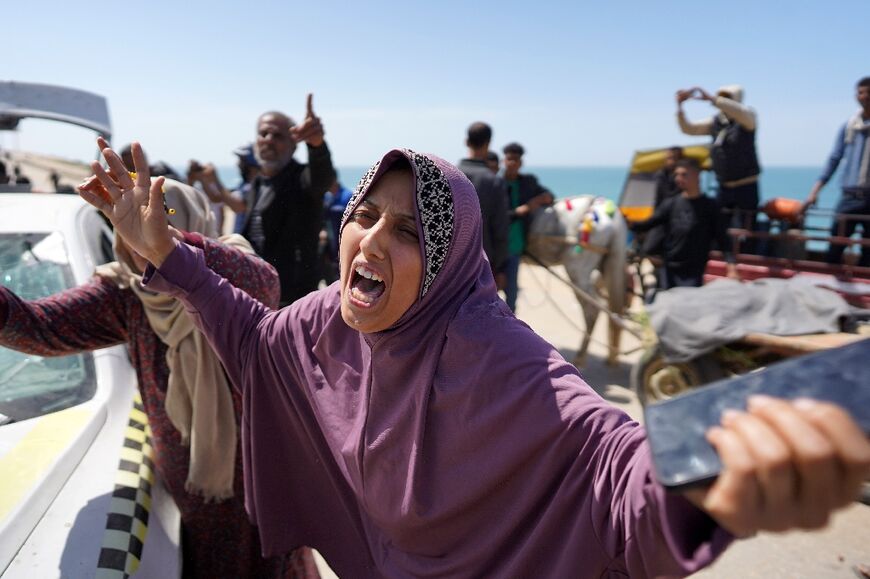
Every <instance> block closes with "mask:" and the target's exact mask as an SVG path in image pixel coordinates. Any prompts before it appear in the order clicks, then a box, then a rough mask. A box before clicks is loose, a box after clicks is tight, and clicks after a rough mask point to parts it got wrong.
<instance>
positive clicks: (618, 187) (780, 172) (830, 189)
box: [218, 167, 840, 209]
mask: <svg viewBox="0 0 870 579" xmlns="http://www.w3.org/2000/svg"><path fill="white" fill-rule="evenodd" d="M337 169H338V174H339V179H340V181H341V183H342V184H343V185H344V186H345V187H347V188H348V189H351V190H352V189H353V188H354V187H356V184H357V182H358V181H359V180H360V178H362V176H363V174H364V173H365V172H366V170H367V169H368V167H337ZM218 172H219V174H220V176H221V180H222V181H223V183H224V185H226V186H227V187H234V186H235V185H237V184H238V181H239V173H238V170H237V169H236V168H235V167H220V168H219V170H218ZM821 172H822V168H821V167H765V168H764V170H763V171H762V173H761V185H760V192H761V200H762V203H763V202H764V201H766V200H768V199H772V198H774V197H786V198H788V199H801V200H803V199H806V196H807V194H809V191H810V188H811V187H812V186H813V183H815V181H816V179H817V178H818V176H819V174H820V173H821ZM523 173H531V174H533V175H535V176H536V177H537V178H538V181H539V182H540V183H541V184H542V185H543V186H544V187H546V188H547V189H549V190H550V191H552V192H553V194H554V195H556V197H558V198H562V197H572V196H574V195H597V196H600V197H606V198H608V199H612V200H614V201H618V200H619V196H620V194H621V193H622V187H623V185H624V184H625V178H626V175H627V174H628V173H627V169H626V167H523ZM837 183H839V176H838V175H834V178H833V179H831V182H830V184H829V185H828V186H827V187H825V188H824V189H823V190H822V193H821V195H820V196H819V203H818V206H819V207H822V208H830V209H833V207H834V205H835V204H836V202H837V199H838V197H839V194H840V193H839V187H838V186H837ZM703 185H704V187H705V189H707V190H708V191H709V192H710V193H711V194H712V193H713V191H714V188H715V180H714V179H712V175H710V174H709V173H708V174H707V175H705V178H704V183H703Z"/></svg>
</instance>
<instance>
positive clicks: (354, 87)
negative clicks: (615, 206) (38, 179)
mask: <svg viewBox="0 0 870 579" xmlns="http://www.w3.org/2000/svg"><path fill="white" fill-rule="evenodd" d="M14 14H15V17H14V21H10V22H8V23H7V25H6V26H4V31H3V41H4V45H5V46H6V55H7V56H6V58H5V59H4V63H3V66H2V67H0V78H2V79H4V80H19V81H31V82H44V83H50V84H61V85H68V86H74V87H77V88H82V89H86V90H89V91H92V92H96V93H99V94H102V95H105V96H106V97H107V98H108V99H109V106H110V111H111V116H112V121H113V124H114V128H115V142H116V143H122V142H128V141H130V140H131V139H134V138H136V139H139V140H140V141H141V142H142V143H143V145H144V146H145V148H146V150H147V151H148V152H149V154H150V156H151V157H152V159H153V158H160V159H163V160H167V161H170V162H172V163H175V164H178V165H183V164H184V163H186V161H187V159H190V158H194V157H195V158H198V159H200V160H203V161H205V160H211V161H213V162H215V163H218V164H231V163H232V162H233V157H232V155H231V150H232V149H233V148H234V147H235V146H237V145H239V144H241V143H243V142H245V141H249V140H251V139H252V138H253V135H254V125H255V120H256V117H257V116H258V114H259V113H260V112H262V111H265V110H268V109H279V110H283V111H285V112H287V113H288V114H290V115H291V116H295V117H299V116H301V115H303V114H304V105H305V94H306V93H307V92H309V91H311V92H313V93H314V106H315V111H316V112H317V113H318V114H319V115H320V116H321V117H322V118H323V122H324V125H325V127H326V130H327V140H328V142H329V143H330V147H331V149H332V151H333V156H334V159H335V162H336V163H337V164H338V165H368V164H370V163H371V162H373V161H374V160H376V159H377V158H378V157H379V156H380V155H381V154H382V153H383V152H384V151H386V150H387V149H389V148H391V147H393V146H410V147H413V148H417V149H420V150H425V151H430V152H433V153H436V154H439V155H441V156H443V157H445V158H447V159H450V160H456V159H458V158H460V157H462V156H463V155H464V147H463V140H464V132H465V129H466V127H467V126H468V124H469V123H471V122H472V121H475V120H485V121H487V122H489V123H490V124H491V125H492V126H493V129H494V132H495V135H494V139H493V141H494V145H497V146H501V145H503V144H504V143H506V142H508V141H512V140H517V141H520V142H521V143H523V145H525V147H526V149H527V155H526V162H527V164H529V165H537V166H541V165H623V164H625V163H627V161H628V160H629V157H630V155H631V152H632V151H633V150H635V149H639V148H646V147H654V146H660V145H669V144H672V143H690V142H696V141H699V140H700V141H703V139H698V138H691V137H685V136H682V135H681V134H680V133H679V131H678V130H677V128H676V123H675V120H674V111H675V105H674V98H673V95H674V92H675V91H676V90H677V89H678V88H683V87H687V86H692V85H700V86H702V87H705V88H707V89H708V90H711V91H712V90H714V89H715V88H716V87H717V86H719V85H722V84H730V83H735V82H736V83H739V84H742V85H744V87H745V89H746V95H747V102H748V104H750V105H751V106H753V107H754V108H755V109H756V110H757V111H758V114H759V133H758V145H759V150H760V155H761V159H762V163H764V164H768V165H812V166H818V165H821V164H822V162H823V161H824V159H825V157H826V155H827V154H828V151H829V148H830V145H831V144H832V142H833V138H834V134H835V132H836V130H837V128H838V126H839V124H841V123H842V122H844V121H845V119H846V118H847V117H848V116H849V115H851V114H852V113H853V112H854V110H856V108H857V105H856V103H855V100H854V86H855V82H856V81H857V79H858V78H860V77H862V76H866V75H870V46H868V45H867V43H866V40H862V38H866V34H865V33H864V32H862V31H863V30H864V28H865V24H866V21H867V19H866V16H867V14H868V4H867V0H847V1H836V0H828V1H826V2H822V1H812V2H810V1H801V0H790V1H780V0H763V1H762V0H757V1H754V2H749V1H743V0H739V1H732V2H726V3H711V2H697V1H695V2H682V1H679V2H667V1H664V2H657V3H652V2H629V1H611V2H585V1H577V2H545V1H537V2H511V1H501V2H490V1H478V2H453V1H450V2H428V3H423V2H409V1H406V2H401V3H400V2H341V3H339V2H331V1H326V0H319V1H317V2H307V3H301V2H270V1H259V2H257V1H254V2H249V3H245V4H241V3H239V4H234V5H231V6H224V5H222V4H221V3H218V2H189V3H186V4H182V3H170V2H163V1H151V2H148V3H145V2H133V1H126V2H118V3H115V2H113V3H108V2H90V1H89V2H83V1H72V2H42V1H39V0H30V1H28V2H19V3H16V7H15V12H14ZM97 39H99V40H97ZM710 111H711V108H710V107H709V106H708V105H707V104H706V103H691V104H690V105H689V106H688V107H687V112H688V114H689V116H690V117H693V118H701V117H703V116H707V115H708V114H709V113H710ZM0 146H6V147H12V146H17V147H21V148H32V149H38V150H44V151H55V152H59V153H62V154H65V155H72V156H75V157H78V158H89V156H92V155H93V150H94V149H93V146H92V145H91V140H90V135H89V134H88V133H86V132H84V131H82V130H79V129H63V130H59V129H57V128H55V127H51V126H48V124H47V123H43V122H37V121H32V122H29V123H22V130H21V131H20V133H19V134H18V135H8V134H7V135H0ZM303 157H304V156H303Z"/></svg>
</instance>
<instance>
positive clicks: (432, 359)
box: [146, 150, 732, 578]
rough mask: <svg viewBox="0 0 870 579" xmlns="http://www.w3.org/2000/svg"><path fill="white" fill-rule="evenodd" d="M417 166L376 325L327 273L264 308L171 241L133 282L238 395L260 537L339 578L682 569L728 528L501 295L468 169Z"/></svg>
mask: <svg viewBox="0 0 870 579" xmlns="http://www.w3.org/2000/svg"><path fill="white" fill-rule="evenodd" d="M401 157H405V158H407V159H408V161H409V162H410V164H411V167H412V168H413V171H414V175H415V181H416V191H415V202H416V203H415V206H416V212H417V227H418V232H419V233H420V240H421V241H420V252H421V256H422V257H423V265H424V267H423V280H422V283H421V291H420V296H419V298H418V300H417V301H416V303H415V304H414V305H413V306H412V307H411V308H410V309H409V310H408V311H407V312H405V314H404V315H403V316H402V317H401V318H400V319H399V321H398V322H397V323H396V324H395V325H394V326H392V327H391V328H389V329H388V330H386V331H383V332H379V333H377V334H361V333H359V332H357V331H356V330H354V329H352V328H351V327H349V326H348V325H347V324H345V322H344V321H343V319H342V317H341V313H340V291H341V287H340V284H341V282H337V283H335V284H333V285H331V286H330V287H328V288H326V289H324V290H321V291H318V292H314V293H312V294H310V295H308V296H307V297H305V298H304V299H302V300H300V301H298V302H296V303H294V304H293V305H292V306H290V307H288V308H284V309H283V310H281V311H279V312H272V311H269V310H268V308H266V307H264V306H263V305H262V304H260V303H259V302H257V301H256V300H254V299H253V298H251V297H250V296H248V295H247V294H245V293H244V292H242V291H239V290H237V289H235V288H234V287H233V286H232V285H231V284H229V283H228V282H227V281H225V280H224V279H222V278H221V277H220V276H219V275H217V274H216V273H214V272H212V271H211V270H210V269H209V268H208V267H207V265H206V263H205V261H204V259H203V255H202V252H201V251H200V250H199V249H197V248H194V247H190V246H187V245H184V244H178V246H177V248H176V249H175V251H174V252H173V253H172V254H171V255H170V256H169V257H168V258H167V259H166V260H165V262H164V263H163V264H162V266H161V268H160V269H159V270H154V269H153V268H149V271H147V272H146V279H147V280H148V287H150V288H153V289H157V290H159V291H165V292H169V293H171V294H172V295H174V296H176V297H177V298H178V299H180V300H182V301H183V302H184V303H185V304H186V306H187V307H188V309H189V311H190V312H191V314H192V315H193V316H194V319H195V320H196V322H197V324H198V325H199V326H200V328H201V330H202V331H203V333H204V334H205V335H206V336H207V337H208V339H209V340H210V342H211V343H212V345H213V347H214V349H215V351H216V352H218V354H219V355H220V356H221V359H222V361H223V363H224V365H225V367H226V369H227V371H228V373H229V376H230V378H231V380H232V382H233V384H234V385H235V386H236V387H237V388H239V389H240V390H241V392H242V395H243V400H244V409H243V422H242V442H243V454H244V465H245V492H246V506H247V509H248V512H249V514H250V516H251V518H252V520H253V522H254V523H255V524H256V525H258V526H259V528H260V534H261V539H262V542H263V548H264V550H265V553H266V554H276V553H282V552H286V551H288V550H290V549H292V548H294V547H296V546H298V545H309V546H312V547H314V548H316V549H318V550H319V551H320V552H321V553H323V555H324V556H325V558H326V559H327V561H328V562H329V564H330V565H331V566H332V567H333V568H334V569H335V570H336V571H337V572H338V574H339V575H341V576H345V577H380V576H387V577H430V576H432V577H434V576H440V577H443V576H450V577H480V576H488V577H506V576H510V577H531V576H534V577H596V578H597V577H624V576H626V575H630V576H631V577H647V576H650V577H651V576H679V575H686V574H689V573H691V572H694V571H695V570H697V569H699V568H701V567H703V566H704V565H707V564H709V563H710V562H711V561H712V560H713V559H714V558H715V557H716V556H717V555H718V554H719V553H720V552H721V551H722V550H723V549H724V548H725V547H726V546H727V545H728V544H729V542H730V541H731V540H732V537H731V536H730V535H729V534H728V533H727V532H726V531H725V530H723V529H722V528H720V527H718V526H717V525H716V524H715V522H713V521H712V519H710V518H709V517H708V516H707V515H706V514H705V513H703V512H702V511H700V510H698V509H696V508H695V507H694V506H692V505H691V504H690V503H689V502H688V501H686V500H685V499H684V498H683V497H681V496H679V495H668V494H667V493H666V492H665V490H664V489H663V488H662V487H661V486H660V485H659V484H658V483H657V482H656V481H655V480H654V477H653V474H652V465H651V460H650V451H649V447H648V445H647V442H646V435H645V432H644V430H643V428H642V427H641V426H639V425H638V424H637V423H635V422H633V421H632V420H631V419H630V418H629V417H628V416H627V415H626V414H625V413H623V412H622V411H621V410H619V409H617V408H615V407H613V406H611V405H610V404H609V403H608V402H606V401H605V400H603V399H602V398H601V397H600V396H598V394H596V393H595V392H594V391H593V390H592V388H590V387H589V386H588V385H587V384H586V383H585V382H584V381H583V379H582V377H581V376H580V374H579V372H578V371H577V369H576V368H574V367H573V366H572V365H571V364H569V363H568V362H566V361H565V360H564V359H563V358H562V356H561V355H560V354H559V353H558V352H557V351H556V349H555V348H553V346H551V345H550V344H548V343H547V342H546V341H545V340H543V339H542V338H541V337H539V336H538V335H537V334H535V333H534V332H533V331H532V330H531V329H530V328H529V327H528V326H527V325H526V324H524V323H523V322H521V321H519V320H517V319H516V318H515V317H514V316H513V314H512V313H511V312H510V311H509V310H508V308H507V306H506V305H505V304H504V303H503V302H502V301H501V300H500V299H499V298H498V295H497V293H496V288H495V284H494V282H493V278H492V275H491V273H490V268H489V264H488V263H487V262H486V258H485V256H484V254H483V250H482V248H481V229H480V208H479V203H478V200H477V195H476V193H475V191H474V189H473V187H472V185H471V184H470V183H469V182H468V180H467V179H466V178H465V177H464V176H463V175H462V174H461V173H460V172H459V171H458V170H457V169H456V168H455V167H453V166H452V165H450V164H449V163H447V162H445V161H443V160H441V159H438V158H437V157H433V156H424V155H420V154H417V153H414V152H412V151H408V150H394V151H391V152H390V153H388V154H387V155H386V156H385V157H384V159H382V161H381V162H380V163H379V164H377V165H375V166H374V167H373V168H372V170H371V171H369V173H367V174H366V176H365V177H364V178H363V180H362V181H361V182H360V185H359V187H358V188H357V191H356V193H355V194H354V197H353V198H352V199H351V201H350V203H349V205H348V211H347V212H346V213H345V220H346V218H347V215H348V214H349V212H350V211H351V210H352V209H353V208H354V207H355V206H356V205H357V204H358V203H359V201H360V199H362V198H363V197H364V196H365V194H366V192H367V191H368V190H369V188H370V186H371V183H373V182H376V181H377V179H378V178H379V177H380V176H381V175H382V174H383V173H384V172H385V171H386V170H387V169H388V168H389V166H390V165H391V164H392V163H393V162H395V161H396V160H397V159H399V158H401Z"/></svg>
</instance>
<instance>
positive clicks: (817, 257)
mask: <svg viewBox="0 0 870 579" xmlns="http://www.w3.org/2000/svg"><path fill="white" fill-rule="evenodd" d="M684 155H685V156H688V157H691V158H694V159H696V160H697V161H698V162H699V163H700V164H701V167H702V168H707V169H709V154H708V150H707V148H706V147H703V146H692V147H686V148H684ZM664 159H665V149H658V150H648V151H639V152H637V153H636V154H635V157H634V159H633V160H632V164H631V169H630V171H629V174H628V177H627V179H626V182H625V186H624V188H623V191H622V195H621V197H620V201H619V208H620V211H621V212H622V214H623V215H624V216H625V217H626V219H628V220H643V219H646V218H647V217H649V216H650V215H652V213H653V210H654V200H655V187H656V181H655V173H656V171H658V170H659V169H660V168H661V167H662V166H663V165H664ZM744 217H746V218H745V219H744V222H745V223H747V224H749V223H755V225H754V226H753V227H749V226H748V225H747V226H745V227H732V228H731V229H729V230H728V234H729V236H730V238H731V240H732V243H733V247H732V248H731V249H732V251H733V253H734V255H735V256H736V261H737V268H738V272H739V274H740V277H741V279H742V280H743V281H752V280H760V279H770V278H773V279H776V280H793V281H795V282H802V284H803V285H805V286H813V287H824V288H825V289H826V290H830V291H833V292H835V293H837V294H839V295H840V296H841V297H842V298H843V301H844V302H845V303H846V304H848V306H846V308H848V314H847V315H845V316H843V317H844V318H845V320H844V321H845V322H846V323H845V324H840V325H841V326H842V327H838V328H834V327H829V328H828V330H827V331H825V332H824V333H809V334H801V335H781V334H777V333H771V332H758V331H749V332H746V333H745V334H742V335H741V336H740V337H739V338H738V339H735V340H733V341H730V342H728V343H725V344H722V345H719V346H717V347H715V348H713V349H711V350H710V351H708V352H705V353H703V354H701V355H698V356H696V357H692V358H690V359H679V360H676V361H675V360H673V359H670V358H672V357H669V356H668V355H666V351H665V350H666V348H663V347H662V340H663V339H664V338H666V337H665V336H658V335H656V332H655V331H653V329H652V327H651V326H650V325H649V324H646V327H645V329H644V338H643V341H644V344H645V348H644V353H643V354H642V356H641V357H640V359H639V361H638V362H636V363H635V364H634V366H633V368H632V372H631V387H632V389H633V390H635V392H636V393H637V395H638V397H639V399H640V401H641V403H642V404H646V403H648V402H655V401H659V400H664V399H668V398H671V397H674V396H677V395H679V394H681V393H684V392H686V391H688V390H690V389H692V388H696V387H698V386H701V385H703V384H706V383H708V382H712V381H715V380H718V379H722V378H726V377H729V376H734V375H738V374H744V373H747V372H751V371H753V370H756V369H758V368H761V367H764V366H767V365H769V364H772V363H775V362H777V361H780V360H782V359H785V358H789V357H792V356H800V355H804V354H808V353H812V352H817V351H820V350H825V349H828V348H835V347H838V346H843V345H846V344H849V343H852V342H854V341H857V340H862V339H867V338H868V337H870V323H868V321H870V268H867V267H860V266H858V265H856V264H855V261H856V260H855V259H854V257H855V256H854V254H853V253H851V252H847V254H846V259H845V260H844V263H843V264H838V265H832V264H828V263H825V259H824V257H825V256H824V253H823V250H825V249H826V246H827V244H831V243H834V244H841V245H846V246H847V247H849V246H863V250H864V251H870V242H868V241H866V240H863V239H852V238H849V237H845V236H844V235H843V234H842V231H841V232H840V234H839V235H830V234H829V229H828V226H827V224H828V223H830V221H831V220H835V222H837V223H839V224H840V229H841V230H843V229H845V227H844V226H845V223H847V221H848V220H855V219H857V220H859V221H863V225H862V226H863V227H870V218H867V217H860V216H851V215H836V214H834V213H833V212H832V211H830V210H824V209H821V210H811V211H810V212H809V213H808V214H806V215H805V214H803V213H801V212H800V203H799V202H796V201H792V200H771V201H769V202H768V203H767V204H765V206H764V207H763V208H762V209H761V210H760V211H759V212H758V215H757V216H756V215H746V216H744ZM756 217H757V219H755V218H756ZM821 223H824V224H825V225H820V224H821ZM633 241H635V243H634V244H633V245H632V246H631V247H630V248H629V259H628V262H629V267H628V270H629V272H631V273H630V279H632V280H634V283H633V287H634V288H635V290H636V294H638V295H641V296H642V295H645V294H647V293H648V289H649V288H648V287H647V286H648V283H645V280H649V279H650V278H651V276H649V275H644V274H645V273H646V274H648V273H649V269H650V267H655V266H656V265H658V264H659V262H658V261H657V259H656V258H655V257H649V256H644V255H640V254H639V253H638V251H637V250H636V247H637V245H638V244H637V243H636V240H633ZM748 248H751V251H749V250H747V249H748ZM644 268H646V269H644ZM725 277H726V272H725V261H724V259H723V256H722V254H721V252H719V251H713V252H711V255H710V261H709V262H708V264H707V270H706V273H705V284H708V283H710V282H712V281H714V280H717V279H721V278H725ZM705 287H706V285H705ZM666 293H667V292H666ZM746 315H747V316H748V315H750V314H749V312H747V314H746ZM780 315H781V316H783V317H785V318H788V317H790V316H794V317H797V316H799V315H800V314H798V313H789V311H788V310H784V311H783V312H782V313H781V314H780ZM642 317H643V316H642ZM785 321H786V322H787V321H789V320H788V319H785ZM774 325H777V326H778V325H780V324H774ZM666 331H667V330H666ZM867 349H868V355H870V341H868V342H867Z"/></svg>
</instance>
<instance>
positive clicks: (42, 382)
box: [0, 232, 96, 425]
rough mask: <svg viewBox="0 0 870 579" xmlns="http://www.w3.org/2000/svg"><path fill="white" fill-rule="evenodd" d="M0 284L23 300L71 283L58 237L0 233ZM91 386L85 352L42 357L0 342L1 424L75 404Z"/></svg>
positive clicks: (86, 395) (89, 359)
mask: <svg viewBox="0 0 870 579" xmlns="http://www.w3.org/2000/svg"><path fill="white" fill-rule="evenodd" d="M0 284H2V285H3V286H5V287H7V288H9V289H10V290H11V291H12V292H14V293H15V294H16V295H18V296H19V297H20V298H21V299H25V300H34V299H38V298H42V297H46V296H49V295H51V294H54V293H57V292H59V291H62V290H64V289H67V288H70V287H72V286H73V285H74V281H73V277H72V272H71V271H70V267H69V259H68V257H67V251H66V246H65V244H64V241H63V237H62V236H61V235H60V234H59V233H56V232H55V233H13V234H0ZM95 389H96V381H95V378H94V362H93V356H92V355H91V354H90V353H83V354H72V355H68V356H61V357H50V358H43V357H41V356H34V355H31V354H24V353H21V352H16V351H15V350H10V349H9V348H4V347H2V346H0V425H2V424H8V423H10V422H16V421H19V420H25V419H28V418H33V417H35V416H41V415H43V414H48V413H50V412H56V411H58V410H62V409H64V408H69V407H70V406H74V405H76V404H80V403H82V402H84V401H86V400H89V399H90V398H91V397H93V395H94V391H95Z"/></svg>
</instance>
